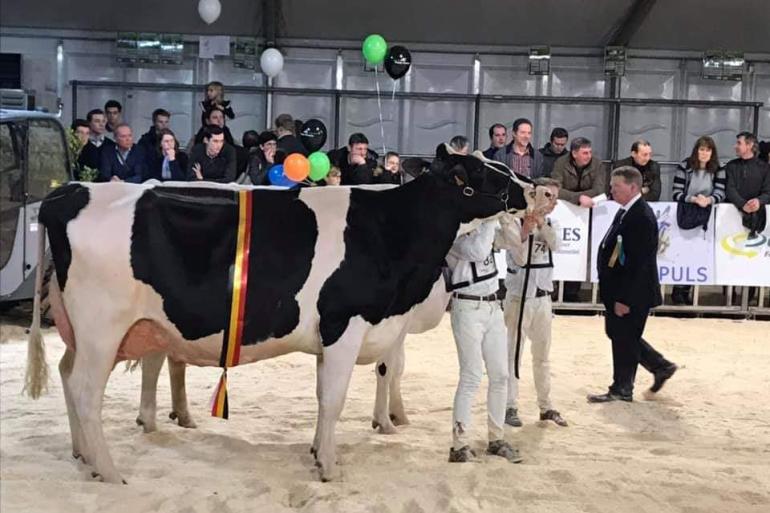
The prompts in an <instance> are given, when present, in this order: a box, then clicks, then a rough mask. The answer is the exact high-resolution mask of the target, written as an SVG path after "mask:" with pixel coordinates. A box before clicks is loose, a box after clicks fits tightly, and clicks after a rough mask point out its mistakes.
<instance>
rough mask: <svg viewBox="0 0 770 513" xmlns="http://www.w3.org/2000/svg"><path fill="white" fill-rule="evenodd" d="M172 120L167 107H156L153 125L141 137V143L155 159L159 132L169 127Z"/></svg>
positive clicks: (153, 112) (145, 150) (149, 155)
mask: <svg viewBox="0 0 770 513" xmlns="http://www.w3.org/2000/svg"><path fill="white" fill-rule="evenodd" d="M170 121H171V113H170V112H169V111H167V110H166V109H155V110H154V111H152V126H151V127H150V129H149V130H147V132H145V133H144V134H142V137H140V138H139V145H140V146H142V147H143V149H144V152H145V154H146V155H147V156H148V157H150V158H151V160H154V159H155V153H157V152H156V150H157V148H158V144H159V141H158V132H159V131H160V130H163V129H164V128H168V125H169V122H170Z"/></svg>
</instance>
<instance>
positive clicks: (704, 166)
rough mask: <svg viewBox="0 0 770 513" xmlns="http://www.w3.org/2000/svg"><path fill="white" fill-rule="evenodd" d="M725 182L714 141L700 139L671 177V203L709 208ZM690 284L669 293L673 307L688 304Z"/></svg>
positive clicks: (721, 198) (717, 199)
mask: <svg viewBox="0 0 770 513" xmlns="http://www.w3.org/2000/svg"><path fill="white" fill-rule="evenodd" d="M726 183H727V179H726V176H725V170H724V168H723V167H722V166H721V165H720V164H719V155H718V154H717V147H716V144H715V143H714V139H712V138H711V137H709V136H706V135H704V136H702V137H699V138H698V140H697V141H695V144H694V145H693V148H692V152H691V153H690V156H689V157H688V158H686V159H685V160H683V161H682V164H681V165H680V166H679V167H678V168H677V170H676V174H675V175H674V187H673V189H674V191H673V192H674V201H677V202H680V203H692V204H695V205H697V206H698V207H700V208H710V207H711V206H712V205H716V204H717V203H719V202H721V201H724V199H725V185H726ZM691 288H692V287H691V286H690V285H676V286H674V288H673V290H672V292H671V299H672V301H673V302H674V304H677V305H683V304H688V303H689V302H690V289H691Z"/></svg>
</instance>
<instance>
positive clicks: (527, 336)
mask: <svg viewBox="0 0 770 513" xmlns="http://www.w3.org/2000/svg"><path fill="white" fill-rule="evenodd" d="M520 308H521V298H520V297H518V296H514V295H512V294H510V293H509V294H507V295H506V297H505V326H506V328H508V369H509V370H508V372H509V374H510V378H509V380H508V402H507V407H508V408H517V409H518V404H517V400H518V397H519V380H518V379H516V373H515V370H514V368H515V360H516V328H517V323H518V322H519V309H520ZM552 318H553V312H552V310H551V297H550V296H542V297H529V298H527V300H526V301H525V302H524V315H523V319H524V320H523V322H522V325H521V338H522V340H521V345H520V348H519V373H521V355H522V354H523V353H524V348H525V347H524V346H525V345H526V344H525V343H524V342H525V341H527V340H528V341H529V344H530V348H531V351H532V373H533V374H534V377H535V390H536V391H537V405H538V407H539V408H540V412H541V413H543V412H546V411H548V410H551V409H553V406H552V405H551V398H550V395H551V362H550V360H549V353H550V351H551V321H552Z"/></svg>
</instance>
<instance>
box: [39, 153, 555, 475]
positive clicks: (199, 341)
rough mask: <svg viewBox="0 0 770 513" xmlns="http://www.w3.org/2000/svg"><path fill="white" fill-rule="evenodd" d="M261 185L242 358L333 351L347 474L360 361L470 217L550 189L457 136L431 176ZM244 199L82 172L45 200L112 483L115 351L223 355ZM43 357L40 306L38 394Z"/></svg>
mask: <svg viewBox="0 0 770 513" xmlns="http://www.w3.org/2000/svg"><path fill="white" fill-rule="evenodd" d="M248 194H251V195H253V196H252V197H251V200H252V203H253V211H252V216H251V220H252V229H251V232H250V234H251V244H250V253H249V258H248V265H249V280H248V284H247V289H246V296H245V297H246V299H245V312H244V318H245V324H244V329H243V346H242V348H241V351H240V363H241V364H243V363H250V362H256V361H260V360H264V359H267V358H272V357H275V356H278V355H282V354H286V353H290V352H294V351H303V352H306V353H310V354H315V355H317V367H318V369H317V380H318V381H317V388H316V393H317V397H318V402H319V418H318V423H317V426H316V434H315V439H314V440H313V445H312V450H313V451H314V454H315V455H316V459H317V462H318V465H319V467H320V469H321V478H322V479H323V480H328V479H333V478H335V477H337V476H338V474H339V469H338V467H337V466H336V457H335V447H336V442H335V436H334V431H335V424H336V422H337V419H338V418H339V415H340V413H341V411H342V408H343V405H344V400H345V395H346V393H347V388H348V383H349V381H350V376H351V373H352V369H353V365H355V364H356V363H360V364H370V363H373V362H375V361H377V360H378V359H379V358H382V357H383V356H385V355H387V354H388V353H389V351H391V350H392V349H393V346H394V344H395V341H396V340H398V339H399V334H401V333H403V332H405V330H407V329H408V322H407V321H408V317H409V316H408V314H409V312H410V311H411V310H412V309H413V308H414V307H415V306H416V305H418V304H420V303H421V302H423V301H424V300H425V299H426V297H428V295H429V293H430V291H431V289H432V288H433V286H434V284H435V283H436V281H437V280H438V279H439V275H440V273H441V267H442V264H443V262H444V257H445V256H446V254H447V252H448V251H449V249H450V247H451V245H452V242H453V241H454V239H455V237H456V235H457V233H458V228H459V227H460V225H461V223H469V222H472V221H474V220H478V219H484V218H489V217H492V216H495V215H497V214H499V213H501V212H503V211H505V210H509V211H512V210H521V211H523V210H524V209H525V208H526V207H527V205H528V203H533V202H535V200H536V199H539V198H540V194H539V191H538V193H536V191H535V190H534V188H533V187H532V185H531V184H529V183H525V181H523V180H522V179H521V178H520V177H516V176H514V175H513V174H512V173H510V172H509V171H507V170H503V169H501V168H500V167H499V166H496V165H493V164H491V163H489V162H486V161H482V160H481V159H479V158H477V157H474V156H463V155H454V154H450V153H449V152H448V150H447V147H446V146H445V145H441V146H439V148H438V151H437V156H436V159H435V161H434V163H433V166H432V170H431V172H430V173H426V174H425V175H423V176H420V177H419V178H417V179H415V180H414V181H412V182H410V183H408V184H406V185H404V186H401V187H398V188H394V189H388V190H365V189H357V188H348V187H325V188H307V189H300V190H264V189H253V190H249V192H248ZM543 202H545V198H543ZM238 205H239V204H238V192H236V191H234V190H233V189H232V188H218V187H214V186H212V187H210V188H202V187H179V186H153V185H132V184H122V183H108V184H69V185H66V186H63V187H61V188H59V189H57V190H55V191H53V192H52V193H51V194H50V195H49V196H48V197H47V198H46V199H45V200H44V201H43V204H42V206H41V208H40V214H39V221H40V223H41V224H42V225H43V227H44V228H43V229H41V230H40V244H39V251H40V252H41V254H42V252H43V250H44V248H45V231H46V230H47V231H48V236H49V240H50V245H51V253H52V257H53V263H54V268H55V270H56V272H55V280H52V281H53V285H52V290H51V293H50V296H51V303H52V312H53V315H54V318H55V320H56V325H57V327H58V329H59V332H60V334H61V336H62V339H63V340H64V342H65V344H66V345H67V350H66V352H65V354H64V356H63V358H62V361H61V362H60V365H59V369H60V374H61V376H62V383H63V389H64V396H65V400H66V403H67V412H68V416H69V422H70V430H71V434H72V444H73V454H74V455H76V456H82V457H83V458H84V460H85V461H87V462H88V463H89V464H90V465H91V466H92V467H93V470H94V474H98V475H100V476H101V478H102V479H103V480H104V481H107V482H111V483H120V482H121V481H122V478H121V476H120V474H119V472H118V470H117V469H116V468H115V465H114V463H113V461H112V457H111V456H110V453H109V450H108V447H107V444H106V441H105V439H104V434H103V431H102V419H101V407H102V400H103V396H104V388H105V385H106V383H107V380H108V378H109V375H110V372H111V370H112V368H113V367H114V365H115V363H116V362H117V361H121V360H125V359H136V358H141V357H142V356H144V355H146V354H150V353H153V352H158V351H164V352H166V353H168V355H169V356H170V357H171V358H172V359H173V360H174V361H177V362H183V363H187V364H192V365H198V366H219V365H220V353H221V350H222V345H223V344H222V341H223V333H224V332H225V328H226V324H227V323H228V315H227V314H228V309H229V304H230V299H231V298H230V292H229V290H228V284H229V273H230V269H231V266H232V265H233V262H234V258H235V251H236V238H237V229H238V216H239V211H238V208H239V207H238ZM38 276H40V273H39V274H38ZM38 289H39V285H38ZM36 302H38V303H39V294H38V295H36ZM41 355H42V339H41V337H40V331H39V313H38V311H37V309H36V311H35V318H34V320H33V327H32V330H31V334H30V351H29V357H28V369H27V371H28V372H27V388H28V390H29V391H30V393H31V395H33V396H35V395H38V394H39V392H40V391H41V389H42V387H43V382H42V381H43V377H44V376H45V371H44V366H45V361H44V358H43V357H41Z"/></svg>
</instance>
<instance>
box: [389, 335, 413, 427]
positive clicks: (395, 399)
mask: <svg viewBox="0 0 770 513" xmlns="http://www.w3.org/2000/svg"><path fill="white" fill-rule="evenodd" d="M405 361H406V355H405V351H404V341H403V340H402V341H401V343H400V344H399V345H398V347H397V348H396V350H395V351H394V355H393V357H392V358H391V365H392V369H390V370H389V372H391V373H392V374H391V376H390V402H389V410H390V415H389V416H390V420H391V421H392V422H393V424H394V425H396V426H403V425H405V424H409V419H408V418H407V416H406V412H405V411H404V400H403V398H402V397H401V377H402V376H403V375H404V362H405Z"/></svg>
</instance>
